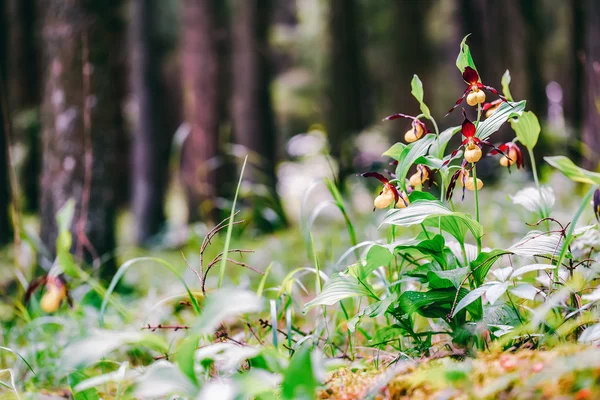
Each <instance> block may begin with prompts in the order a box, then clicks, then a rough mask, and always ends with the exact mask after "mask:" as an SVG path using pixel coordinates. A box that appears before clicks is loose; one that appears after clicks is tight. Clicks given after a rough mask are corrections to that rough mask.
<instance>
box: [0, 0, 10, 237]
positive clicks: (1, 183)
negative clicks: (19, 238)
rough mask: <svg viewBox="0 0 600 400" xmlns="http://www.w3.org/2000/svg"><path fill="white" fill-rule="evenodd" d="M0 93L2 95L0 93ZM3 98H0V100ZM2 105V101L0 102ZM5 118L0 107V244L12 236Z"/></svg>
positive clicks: (2, 46) (0, 59) (1, 44)
mask: <svg viewBox="0 0 600 400" xmlns="http://www.w3.org/2000/svg"><path fill="white" fill-rule="evenodd" d="M5 16H6V4H5V0H0V79H1V80H2V82H1V84H0V87H5V82H6V76H7V74H6V65H7V57H6V55H7V54H6V47H7V40H6V39H7V33H8V32H7V30H6V18H5ZM0 95H2V94H1V93H0ZM2 101H4V99H0V102H2ZM0 106H2V103H0ZM6 122H7V121H6V120H5V115H4V112H3V110H2V109H1V108H0V244H5V243H8V242H9V241H10V240H11V238H12V233H11V232H12V229H11V223H10V219H9V206H10V190H9V187H10V186H9V178H8V174H9V168H10V166H9V164H8V157H7V151H8V143H7V141H6V137H7V135H6V132H5V131H4V130H5V126H6Z"/></svg>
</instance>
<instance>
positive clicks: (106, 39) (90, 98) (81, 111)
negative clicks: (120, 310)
mask: <svg viewBox="0 0 600 400" xmlns="http://www.w3.org/2000/svg"><path fill="white" fill-rule="evenodd" d="M41 6H42V7H41V23H42V25H41V29H42V48H43V60H42V70H43V71H44V75H43V104H42V116H41V117H42V118H41V123H42V154H43V158H42V165H43V173H42V180H41V188H42V194H41V201H40V204H41V238H42V241H43V242H44V244H45V245H46V246H47V248H48V249H49V250H50V251H53V250H54V247H55V241H56V236H57V226H56V219H55V215H56V213H57V211H58V210H59V209H60V208H61V207H63V206H64V205H65V203H66V202H67V201H68V200H69V199H74V200H75V202H76V210H75V216H74V221H73V225H72V227H71V230H72V233H73V240H74V244H73V248H74V249H82V248H83V249H84V250H85V253H84V254H85V256H86V258H87V259H88V260H91V259H97V257H98V256H102V255H106V254H107V253H110V252H111V251H112V250H113V249H114V245H115V236H114V227H115V226H114V223H115V212H116V204H115V192H116V188H115V180H116V179H117V176H118V172H119V171H117V170H116V168H115V165H116V162H117V159H116V158H117V156H116V155H117V148H116V143H117V138H118V137H120V136H124V135H123V132H122V125H123V124H122V116H121V113H120V106H121V100H122V99H121V98H120V95H121V88H120V85H119V82H120V77H121V76H122V72H123V71H122V64H121V60H119V59H115V58H116V57H115V56H116V55H118V54H119V52H118V49H115V47H114V46H115V44H116V43H119V42H120V41H121V40H122V36H121V35H122V33H123V25H122V21H121V20H120V19H119V11H120V10H119V6H120V1H118V0H111V1H106V2H93V1H84V0H63V1H45V2H43V4H41ZM86 53H88V54H87V60H86V61H87V65H84V59H85V58H86V57H85V56H86ZM84 70H85V71H86V72H90V73H89V79H87V80H86V79H84ZM86 82H87V83H89V88H86ZM84 104H86V106H85V107H84ZM88 117H89V123H84V120H86V118H88ZM86 127H87V128H86ZM90 161H91V162H90ZM90 164H91V165H90ZM90 166H91V168H89V167H90ZM119 174H121V175H122V172H119ZM90 178H91V179H90ZM88 185H89V186H88ZM78 225H79V227H81V228H83V229H77V226H78ZM82 233H85V235H83V234H82ZM86 238H87V240H89V243H90V245H87V244H86V243H85V239H86ZM113 272H114V264H112V265H111V264H105V265H103V267H102V275H103V277H105V278H108V277H110V276H111V275H112V273H113Z"/></svg>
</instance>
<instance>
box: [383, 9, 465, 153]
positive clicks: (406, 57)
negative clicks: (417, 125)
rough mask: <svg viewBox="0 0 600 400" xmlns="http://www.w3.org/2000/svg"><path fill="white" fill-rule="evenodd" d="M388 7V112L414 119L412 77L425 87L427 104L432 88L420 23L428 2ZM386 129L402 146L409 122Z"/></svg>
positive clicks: (424, 32)
mask: <svg viewBox="0 0 600 400" xmlns="http://www.w3.org/2000/svg"><path fill="white" fill-rule="evenodd" d="M391 3H392V4H391V9H390V12H391V13H392V15H393V19H394V21H395V23H394V25H393V30H392V32H391V37H392V38H394V41H393V43H394V46H393V48H392V53H391V60H390V61H391V63H392V64H393V66H394V67H393V70H392V75H391V77H390V79H391V80H390V82H389V83H388V84H389V86H390V87H392V88H394V89H393V98H392V101H393V105H394V106H393V110H392V112H401V113H404V114H409V115H418V114H420V113H421V112H420V111H419V104H418V103H417V101H416V100H415V99H414V97H413V96H412V94H411V93H410V91H411V87H410V82H411V80H412V78H413V75H414V74H417V75H419V77H420V78H421V80H422V81H423V85H424V86H425V91H426V94H425V101H428V99H429V100H430V101H431V96H432V90H433V87H432V84H431V81H430V79H429V78H430V77H431V75H432V74H431V73H432V71H433V57H432V54H431V50H430V48H429V47H428V45H427V43H428V39H427V29H426V26H425V24H424V22H423V21H425V20H426V19H427V14H428V12H429V10H430V8H431V7H432V1H431V0H422V1H410V0H404V1H395V0H393V1H392V2H391ZM453 51H454V50H453ZM429 106H430V107H431V103H430V104H429ZM388 126H389V127H390V129H391V130H392V133H393V138H392V142H395V141H402V142H404V133H405V132H406V131H408V130H409V129H410V122H409V121H407V120H400V121H396V122H395V123H392V124H389V125H388Z"/></svg>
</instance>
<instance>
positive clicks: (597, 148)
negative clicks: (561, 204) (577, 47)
mask: <svg viewBox="0 0 600 400" xmlns="http://www.w3.org/2000/svg"><path fill="white" fill-rule="evenodd" d="M585 4H586V6H587V10H586V11H587V32H586V52H585V58H586V61H585V91H584V92H585V93H584V96H585V108H584V124H583V143H584V151H583V154H584V167H585V168H587V169H590V170H593V171H597V170H598V166H599V165H598V164H599V162H600V41H598V38H600V4H598V2H597V1H589V2H586V3H585Z"/></svg>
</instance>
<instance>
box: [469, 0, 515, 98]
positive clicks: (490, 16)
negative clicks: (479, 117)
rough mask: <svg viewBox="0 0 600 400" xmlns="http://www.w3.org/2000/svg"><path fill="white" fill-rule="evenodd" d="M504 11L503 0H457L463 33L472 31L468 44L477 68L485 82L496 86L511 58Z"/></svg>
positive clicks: (506, 11) (498, 85)
mask: <svg viewBox="0 0 600 400" xmlns="http://www.w3.org/2000/svg"><path fill="white" fill-rule="evenodd" d="M507 13H508V10H507V9H506V3H504V2H498V1H478V0H461V1H460V15H461V17H462V18H461V26H462V28H463V35H462V36H464V35H466V34H468V33H470V34H471V36H469V39H468V43H469V47H470V48H471V53H472V54H473V58H474V59H475V64H476V65H477V69H478V70H479V73H480V74H481V76H482V79H483V81H484V82H486V83H487V84H488V85H491V86H494V87H497V88H499V87H500V80H501V77H502V74H503V73H504V71H505V70H506V69H507V68H510V64H509V63H510V61H511V60H510V58H511V57H510V56H511V54H510V48H509V45H508V41H507V34H506V24H507V21H508V16H507ZM461 39H462V37H461ZM457 53H458V52H457Z"/></svg>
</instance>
